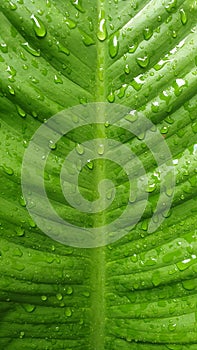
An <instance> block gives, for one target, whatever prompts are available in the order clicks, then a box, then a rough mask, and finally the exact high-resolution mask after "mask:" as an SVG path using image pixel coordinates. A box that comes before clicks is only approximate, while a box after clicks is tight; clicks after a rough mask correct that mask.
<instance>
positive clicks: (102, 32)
mask: <svg viewBox="0 0 197 350" xmlns="http://www.w3.org/2000/svg"><path fill="white" fill-rule="evenodd" d="M97 37H98V39H99V40H100V41H104V40H105V39H106V38H107V27H106V19H105V12H104V10H100V13H99V28H98V32H97Z"/></svg>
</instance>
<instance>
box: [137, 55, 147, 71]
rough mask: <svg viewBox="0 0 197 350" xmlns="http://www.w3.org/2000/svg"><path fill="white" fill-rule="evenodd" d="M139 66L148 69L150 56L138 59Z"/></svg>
mask: <svg viewBox="0 0 197 350" xmlns="http://www.w3.org/2000/svg"><path fill="white" fill-rule="evenodd" d="M136 61H137V64H138V65H139V66H140V67H141V68H146V67H147V66H148V64H149V58H148V56H144V57H138V58H136Z"/></svg>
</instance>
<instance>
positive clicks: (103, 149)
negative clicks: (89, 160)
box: [98, 144, 105, 156]
mask: <svg viewBox="0 0 197 350" xmlns="http://www.w3.org/2000/svg"><path fill="white" fill-rule="evenodd" d="M104 151H105V148H104V145H103V144H100V145H99V146H98V154H99V155H100V156H102V155H103V154H104Z"/></svg>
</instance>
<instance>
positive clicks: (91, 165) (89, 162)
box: [87, 160, 94, 170]
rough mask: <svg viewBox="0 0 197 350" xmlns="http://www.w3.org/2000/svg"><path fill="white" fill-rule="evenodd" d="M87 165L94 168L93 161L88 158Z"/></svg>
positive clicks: (91, 168)
mask: <svg viewBox="0 0 197 350" xmlns="http://www.w3.org/2000/svg"><path fill="white" fill-rule="evenodd" d="M87 167H88V169H90V170H93V168H94V163H93V162H92V161H91V160H88V161H87Z"/></svg>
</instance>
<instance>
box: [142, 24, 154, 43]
mask: <svg viewBox="0 0 197 350" xmlns="http://www.w3.org/2000/svg"><path fill="white" fill-rule="evenodd" d="M143 35H144V39H145V40H149V39H150V38H151V36H152V35H153V31H152V29H151V28H149V27H146V28H145V29H144V31H143Z"/></svg>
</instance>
